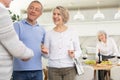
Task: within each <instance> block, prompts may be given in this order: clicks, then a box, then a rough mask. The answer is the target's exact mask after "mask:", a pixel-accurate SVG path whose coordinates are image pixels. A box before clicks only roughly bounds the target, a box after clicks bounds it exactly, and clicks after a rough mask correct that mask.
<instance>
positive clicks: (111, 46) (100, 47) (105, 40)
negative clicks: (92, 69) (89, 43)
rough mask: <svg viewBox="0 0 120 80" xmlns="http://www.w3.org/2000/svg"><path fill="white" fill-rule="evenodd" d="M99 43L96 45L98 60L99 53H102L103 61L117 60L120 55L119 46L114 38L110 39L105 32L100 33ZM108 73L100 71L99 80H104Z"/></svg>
mask: <svg viewBox="0 0 120 80" xmlns="http://www.w3.org/2000/svg"><path fill="white" fill-rule="evenodd" d="M97 37H98V43H97V45H96V57H97V59H98V53H100V55H101V57H102V60H108V59H112V58H115V56H117V55H118V54H119V52H118V48H117V45H116V43H115V41H114V39H113V38H111V37H109V36H108V35H107V34H106V32H105V31H99V32H98V35H97ZM105 75H106V71H103V70H100V71H99V80H104V79H105V78H104V77H105Z"/></svg>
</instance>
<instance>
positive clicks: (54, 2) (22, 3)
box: [12, 0, 120, 11]
mask: <svg viewBox="0 0 120 80" xmlns="http://www.w3.org/2000/svg"><path fill="white" fill-rule="evenodd" d="M31 1H32V0H14V1H13V2H12V3H13V4H14V5H13V4H12V5H13V8H16V7H18V8H19V9H20V10H21V11H25V10H26V8H27V6H28V4H29V3H30V2H31ZM39 1H40V2H41V3H42V4H43V6H44V11H51V9H53V8H54V7H55V6H58V5H61V6H64V7H66V8H68V9H70V10H75V9H78V8H79V9H96V8H97V7H98V6H99V7H100V8H118V7H119V6H120V0H39ZM98 1H99V4H97V2H98Z"/></svg>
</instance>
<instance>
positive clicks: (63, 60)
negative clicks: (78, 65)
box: [42, 6, 81, 80]
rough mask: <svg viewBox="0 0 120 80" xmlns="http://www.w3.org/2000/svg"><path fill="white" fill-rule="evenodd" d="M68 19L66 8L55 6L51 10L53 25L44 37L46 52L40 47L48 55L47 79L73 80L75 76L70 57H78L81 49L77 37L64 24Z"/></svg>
mask: <svg viewBox="0 0 120 80" xmlns="http://www.w3.org/2000/svg"><path fill="white" fill-rule="evenodd" d="M68 19H69V13H68V10H67V9H66V8H64V7H62V6H57V7H56V8H55V9H54V10H53V21H54V24H55V27H54V28H53V29H52V30H51V31H49V32H48V33H47V34H46V38H45V47H47V49H48V52H47V51H45V47H43V48H42V51H43V52H44V55H45V56H47V57H48V78H49V80H74V79H75V76H76V71H75V67H74V63H73V61H72V58H73V57H76V58H78V57H79V56H80V54H81V49H80V44H79V39H78V37H77V36H76V35H75V34H74V33H73V32H72V29H70V28H68V27H67V26H66V25H65V23H66V22H67V21H68ZM45 53H46V54H45Z"/></svg>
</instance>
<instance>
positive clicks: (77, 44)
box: [73, 35, 82, 58]
mask: <svg viewBox="0 0 120 80" xmlns="http://www.w3.org/2000/svg"><path fill="white" fill-rule="evenodd" d="M73 47H74V50H75V58H78V57H80V55H81V54H82V50H81V48H80V41H79V38H78V36H77V35H74V38H73Z"/></svg>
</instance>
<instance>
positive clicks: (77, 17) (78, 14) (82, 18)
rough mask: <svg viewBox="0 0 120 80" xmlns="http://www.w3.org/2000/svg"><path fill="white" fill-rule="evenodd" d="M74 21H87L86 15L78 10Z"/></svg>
mask: <svg viewBox="0 0 120 80" xmlns="http://www.w3.org/2000/svg"><path fill="white" fill-rule="evenodd" d="M73 19H74V20H85V17H84V15H83V14H82V13H81V12H80V10H79V9H78V11H77V14H76V15H75V16H74V17H73Z"/></svg>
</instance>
